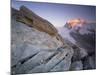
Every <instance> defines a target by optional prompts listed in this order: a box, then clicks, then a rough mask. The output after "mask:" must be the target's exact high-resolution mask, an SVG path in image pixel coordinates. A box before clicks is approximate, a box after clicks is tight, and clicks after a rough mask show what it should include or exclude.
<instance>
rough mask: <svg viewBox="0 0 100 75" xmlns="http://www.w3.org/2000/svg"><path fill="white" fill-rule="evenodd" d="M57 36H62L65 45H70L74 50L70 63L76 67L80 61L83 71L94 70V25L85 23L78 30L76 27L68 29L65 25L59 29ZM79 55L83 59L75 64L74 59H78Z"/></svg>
mask: <svg viewBox="0 0 100 75" xmlns="http://www.w3.org/2000/svg"><path fill="white" fill-rule="evenodd" d="M62 33H64V34H62ZM59 34H61V35H62V37H63V38H64V40H65V41H66V43H69V44H70V46H71V45H72V48H73V50H74V55H73V58H72V61H74V63H75V64H76V65H77V63H79V64H80V62H81V61H82V63H83V64H82V65H83V69H85V70H86V69H95V68H96V23H86V24H84V25H83V26H82V27H81V28H80V29H79V30H77V26H76V27H75V28H69V27H68V23H66V24H65V26H64V27H62V28H59ZM68 41H69V42H68ZM81 53H82V54H81ZM80 54H81V55H82V57H84V58H82V59H81V61H80V62H75V61H76V57H77V59H78V57H79V56H80ZM79 59H80V58H79ZM72 65H73V64H72ZM72 67H73V66H72ZM73 68H74V67H73Z"/></svg>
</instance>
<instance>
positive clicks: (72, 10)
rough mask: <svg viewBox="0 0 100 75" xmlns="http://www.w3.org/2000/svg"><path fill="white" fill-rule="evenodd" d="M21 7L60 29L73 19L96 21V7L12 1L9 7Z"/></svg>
mask: <svg viewBox="0 0 100 75" xmlns="http://www.w3.org/2000/svg"><path fill="white" fill-rule="evenodd" d="M22 5H24V6H26V7H27V8H29V9H31V10H32V11H33V12H35V13H36V14H37V15H39V16H41V17H42V18H44V19H46V20H48V21H49V22H50V23H52V24H53V25H54V26H55V27H62V26H64V25H65V24H66V22H67V21H68V20H70V19H75V18H82V19H85V20H89V21H96V6H87V5H72V4H57V3H43V2H42V3H39V2H26V1H16V0H12V3H11V6H12V7H13V8H16V9H19V8H20V6H22Z"/></svg>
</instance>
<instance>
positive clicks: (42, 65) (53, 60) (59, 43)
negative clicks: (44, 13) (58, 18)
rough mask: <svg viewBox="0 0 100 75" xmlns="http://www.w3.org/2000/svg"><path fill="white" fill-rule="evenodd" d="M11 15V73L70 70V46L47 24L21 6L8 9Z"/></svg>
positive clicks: (71, 51)
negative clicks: (18, 8)
mask: <svg viewBox="0 0 100 75" xmlns="http://www.w3.org/2000/svg"><path fill="white" fill-rule="evenodd" d="M11 17H12V18H11V55H12V56H11V70H12V74H13V75H14V74H27V73H36V72H53V71H67V70H69V69H70V66H71V58H72V56H73V49H72V48H71V47H70V46H69V45H68V44H65V43H64V41H63V38H62V37H61V36H60V35H59V34H58V31H57V30H56V28H55V27H54V26H53V25H52V24H51V23H49V22H48V21H47V20H44V19H43V18H41V17H39V16H38V15H36V14H35V13H33V12H32V11H31V10H29V9H28V8H26V7H25V6H22V7H21V8H20V10H16V9H14V8H12V15H11Z"/></svg>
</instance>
